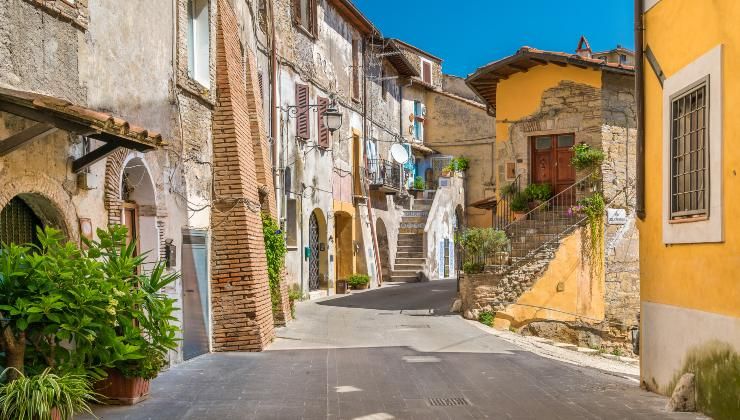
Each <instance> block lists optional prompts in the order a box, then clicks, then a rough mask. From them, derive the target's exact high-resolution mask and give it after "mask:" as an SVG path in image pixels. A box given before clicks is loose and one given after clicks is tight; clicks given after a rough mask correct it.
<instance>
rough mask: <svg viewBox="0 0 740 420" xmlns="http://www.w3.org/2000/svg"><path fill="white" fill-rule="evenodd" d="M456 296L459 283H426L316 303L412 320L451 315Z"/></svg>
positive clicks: (443, 281) (444, 281)
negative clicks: (389, 313)
mask: <svg viewBox="0 0 740 420" xmlns="http://www.w3.org/2000/svg"><path fill="white" fill-rule="evenodd" d="M456 296H457V281H456V280H436V281H430V282H425V283H405V284H392V285H388V286H384V287H382V288H380V289H373V290H368V291H365V292H360V293H357V294H352V295H348V296H343V297H338V298H332V299H328V300H324V301H319V302H316V304H317V305H322V306H334V307H341V308H361V309H375V310H380V311H401V312H403V313H405V314H406V315H412V316H445V315H451V314H452V312H450V308H451V307H452V303H453V302H454V301H455V298H456Z"/></svg>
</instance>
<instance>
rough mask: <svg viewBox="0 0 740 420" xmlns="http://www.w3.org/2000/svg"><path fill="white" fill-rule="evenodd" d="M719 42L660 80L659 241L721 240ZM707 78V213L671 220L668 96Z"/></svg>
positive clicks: (721, 114)
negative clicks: (661, 236) (661, 226)
mask: <svg viewBox="0 0 740 420" xmlns="http://www.w3.org/2000/svg"><path fill="white" fill-rule="evenodd" d="M722 50H723V48H722V45H721V44H720V45H718V46H716V47H714V48H713V49H711V50H709V51H708V52H706V53H705V54H704V55H702V56H701V57H699V58H697V59H696V60H694V61H693V62H691V63H689V64H688V65H686V66H685V67H683V68H682V69H681V70H679V71H677V72H676V73H675V74H673V75H672V76H671V77H669V78H667V79H666V80H665V82H664V84H663V136H662V140H663V148H662V149H663V151H662V153H663V159H662V162H663V168H662V178H663V179H662V181H663V183H662V186H663V188H662V204H663V212H662V224H663V243H665V244H689V243H713V242H723V241H724V212H723V206H722V184H723V180H722V160H723V157H722V143H723V138H722V120H723V109H722V100H723V87H724V83H723V80H722V53H723V51H722ZM705 78H707V79H708V81H707V96H708V97H707V101H708V107H709V108H708V114H709V115H708V117H707V120H706V121H707V124H708V125H709V127H708V130H707V133H708V138H707V144H708V147H709V171H708V182H707V186H706V188H707V189H708V190H709V191H708V194H707V196H708V199H709V203H708V206H707V210H708V216H707V217H706V218H697V219H696V220H692V219H685V220H671V108H672V107H671V100H672V98H673V97H674V96H676V94H677V93H679V92H681V91H683V90H684V89H686V88H687V87H689V86H691V85H693V84H695V83H696V82H698V81H700V80H702V79H705Z"/></svg>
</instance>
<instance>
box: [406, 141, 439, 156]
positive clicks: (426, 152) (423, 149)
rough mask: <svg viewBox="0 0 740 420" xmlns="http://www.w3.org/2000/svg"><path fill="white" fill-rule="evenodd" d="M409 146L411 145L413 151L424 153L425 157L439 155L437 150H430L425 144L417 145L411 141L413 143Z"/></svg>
mask: <svg viewBox="0 0 740 420" xmlns="http://www.w3.org/2000/svg"><path fill="white" fill-rule="evenodd" d="M409 144H410V145H411V150H414V151H417V152H420V153H422V154H424V155H433V154H436V153H437V151H436V150H434V149H432V148H429V147H427V146H424V145H423V144H420V143H415V142H413V141H411V142H409Z"/></svg>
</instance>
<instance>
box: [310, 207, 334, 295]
mask: <svg viewBox="0 0 740 420" xmlns="http://www.w3.org/2000/svg"><path fill="white" fill-rule="evenodd" d="M308 246H309V249H310V250H311V251H310V252H311V254H310V255H309V258H308V289H309V290H310V291H314V290H326V289H328V288H329V284H328V275H327V274H328V272H329V262H328V260H329V259H328V252H327V247H326V218H325V217H324V212H323V211H321V209H319V208H317V209H314V211H312V212H311V215H310V216H309V218H308Z"/></svg>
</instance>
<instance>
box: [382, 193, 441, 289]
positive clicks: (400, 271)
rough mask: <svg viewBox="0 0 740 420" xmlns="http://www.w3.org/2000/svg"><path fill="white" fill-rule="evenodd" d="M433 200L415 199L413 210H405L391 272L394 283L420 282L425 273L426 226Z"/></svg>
mask: <svg viewBox="0 0 740 420" xmlns="http://www.w3.org/2000/svg"><path fill="white" fill-rule="evenodd" d="M432 201H433V200H432V199H429V198H424V199H420V198H417V199H414V204H413V207H412V209H411V210H404V212H403V217H402V218H401V226H400V228H399V230H398V247H397V248H396V249H397V251H396V261H395V264H393V271H392V272H391V281H392V282H416V281H420V279H421V273H422V272H423V271H424V262H425V257H424V255H425V252H424V226H425V225H426V223H427V217H428V216H429V209H430V208H431V207H432Z"/></svg>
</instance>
